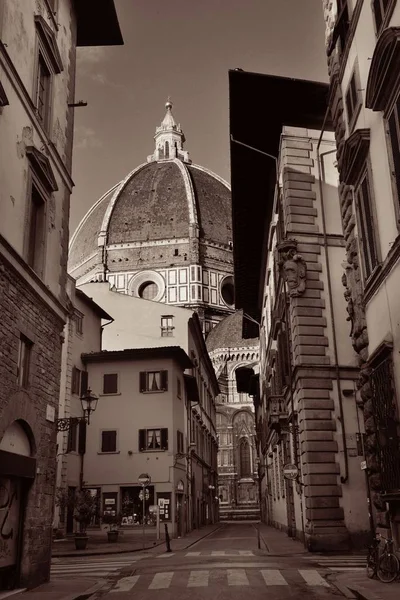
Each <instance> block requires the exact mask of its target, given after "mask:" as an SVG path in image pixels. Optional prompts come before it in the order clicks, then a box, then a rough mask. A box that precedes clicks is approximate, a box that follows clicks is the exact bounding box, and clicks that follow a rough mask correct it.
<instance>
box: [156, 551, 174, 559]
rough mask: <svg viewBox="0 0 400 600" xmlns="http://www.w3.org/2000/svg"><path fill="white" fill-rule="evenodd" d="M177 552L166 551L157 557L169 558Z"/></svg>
mask: <svg viewBox="0 0 400 600" xmlns="http://www.w3.org/2000/svg"><path fill="white" fill-rule="evenodd" d="M174 555H175V552H165V553H164V554H160V555H159V556H158V557H157V558H169V557H170V556H174Z"/></svg>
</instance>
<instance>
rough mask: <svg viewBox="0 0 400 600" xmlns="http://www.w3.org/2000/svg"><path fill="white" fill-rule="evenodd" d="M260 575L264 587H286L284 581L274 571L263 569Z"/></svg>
mask: <svg viewBox="0 0 400 600" xmlns="http://www.w3.org/2000/svg"><path fill="white" fill-rule="evenodd" d="M261 575H262V576H263V578H264V581H265V585H288V582H287V581H286V579H284V577H283V576H282V574H281V573H280V571H278V570H276V569H263V570H262V571H261Z"/></svg>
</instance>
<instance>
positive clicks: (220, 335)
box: [206, 310, 259, 353]
mask: <svg viewBox="0 0 400 600" xmlns="http://www.w3.org/2000/svg"><path fill="white" fill-rule="evenodd" d="M242 329H243V310H237V311H236V312H234V313H232V314H230V315H228V316H227V317H225V318H224V319H222V321H220V322H219V323H218V325H216V326H215V327H214V329H212V330H211V331H210V333H209V334H208V337H207V340H206V345H207V350H208V352H210V353H212V352H215V351H217V352H221V351H223V350H224V349H227V348H243V347H253V346H257V347H258V344H259V339H258V338H254V339H243V336H242Z"/></svg>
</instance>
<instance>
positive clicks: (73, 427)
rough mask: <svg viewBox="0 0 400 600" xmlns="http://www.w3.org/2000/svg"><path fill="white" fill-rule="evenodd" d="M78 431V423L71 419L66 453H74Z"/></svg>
mask: <svg viewBox="0 0 400 600" xmlns="http://www.w3.org/2000/svg"><path fill="white" fill-rule="evenodd" d="M77 431H78V423H77V421H76V419H72V421H71V423H70V428H69V430H68V441H67V452H75V451H76V437H77Z"/></svg>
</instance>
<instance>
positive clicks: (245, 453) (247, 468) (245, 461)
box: [239, 438, 251, 478]
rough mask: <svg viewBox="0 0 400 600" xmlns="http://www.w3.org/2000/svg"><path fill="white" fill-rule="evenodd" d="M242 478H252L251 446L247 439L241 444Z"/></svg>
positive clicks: (241, 441)
mask: <svg viewBox="0 0 400 600" xmlns="http://www.w3.org/2000/svg"><path fill="white" fill-rule="evenodd" d="M239 465H240V477H242V478H243V477H251V460H250V446H249V442H248V440H247V439H246V438H242V439H241V440H240V442H239Z"/></svg>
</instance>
